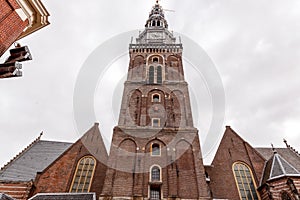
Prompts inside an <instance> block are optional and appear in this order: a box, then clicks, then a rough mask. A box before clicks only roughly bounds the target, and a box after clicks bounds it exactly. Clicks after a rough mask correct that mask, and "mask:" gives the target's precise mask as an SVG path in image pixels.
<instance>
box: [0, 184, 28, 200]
mask: <svg viewBox="0 0 300 200" xmlns="http://www.w3.org/2000/svg"><path fill="white" fill-rule="evenodd" d="M32 185H33V183H32V182H31V181H29V182H4V183H1V182H0V191H1V193H5V194H7V195H9V196H11V197H13V198H15V199H16V200H26V199H28V197H29V196H30V193H31V192H32Z"/></svg>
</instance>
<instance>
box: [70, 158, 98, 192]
mask: <svg viewBox="0 0 300 200" xmlns="http://www.w3.org/2000/svg"><path fill="white" fill-rule="evenodd" d="M95 167H96V160H95V158H93V157H92V156H87V157H83V158H81V159H80V160H79V161H78V164H77V167H76V171H75V174H74V177H73V181H72V185H71V187H70V192H89V190H90V187H91V182H92V179H93V176H94V172H95Z"/></svg>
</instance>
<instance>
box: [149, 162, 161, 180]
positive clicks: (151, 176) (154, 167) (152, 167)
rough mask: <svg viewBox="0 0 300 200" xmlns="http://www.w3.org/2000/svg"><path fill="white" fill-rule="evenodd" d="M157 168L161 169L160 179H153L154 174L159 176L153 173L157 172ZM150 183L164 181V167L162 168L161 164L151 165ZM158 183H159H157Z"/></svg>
mask: <svg viewBox="0 0 300 200" xmlns="http://www.w3.org/2000/svg"><path fill="white" fill-rule="evenodd" d="M155 169H158V170H159V179H156V178H155V179H154V180H153V177H154V176H157V175H156V174H153V173H156V171H154V170H155ZM149 183H150V185H151V184H152V183H162V169H161V166H159V165H157V164H154V165H152V166H151V167H150V174H149ZM155 185H157V184H155Z"/></svg>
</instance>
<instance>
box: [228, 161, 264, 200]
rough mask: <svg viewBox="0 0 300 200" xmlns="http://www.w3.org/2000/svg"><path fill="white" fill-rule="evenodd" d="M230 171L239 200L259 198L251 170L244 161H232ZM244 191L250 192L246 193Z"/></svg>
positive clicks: (258, 199) (255, 199)
mask: <svg viewBox="0 0 300 200" xmlns="http://www.w3.org/2000/svg"><path fill="white" fill-rule="evenodd" d="M232 172H233V175H234V179H235V183H236V187H237V189H238V192H239V196H240V199H241V200H261V199H260V197H259V194H258V193H257V191H256V188H257V186H256V183H255V181H254V176H253V173H252V170H251V168H250V167H249V166H248V165H247V164H246V163H244V162H241V161H237V162H235V163H233V164H232ZM246 191H250V193H248V194H246ZM249 194H250V195H249Z"/></svg>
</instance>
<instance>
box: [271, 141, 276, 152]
mask: <svg viewBox="0 0 300 200" xmlns="http://www.w3.org/2000/svg"><path fill="white" fill-rule="evenodd" d="M271 146H272V151H273V153H274V154H276V153H277V151H276V149H275V147H274V145H273V144H272V143H271Z"/></svg>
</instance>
